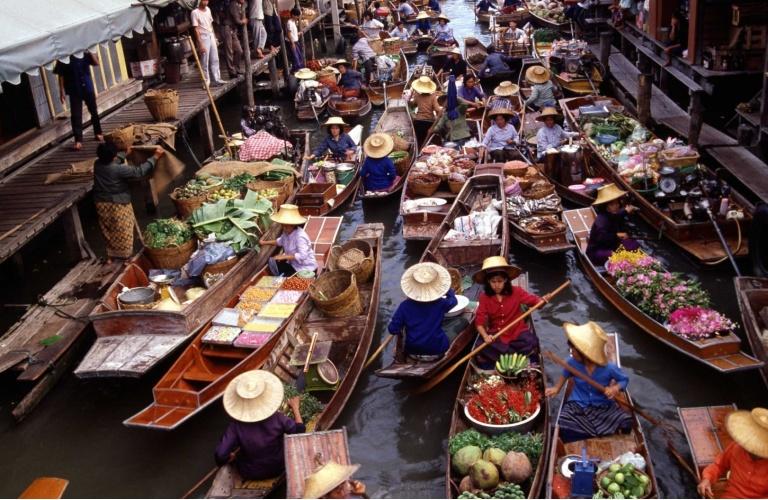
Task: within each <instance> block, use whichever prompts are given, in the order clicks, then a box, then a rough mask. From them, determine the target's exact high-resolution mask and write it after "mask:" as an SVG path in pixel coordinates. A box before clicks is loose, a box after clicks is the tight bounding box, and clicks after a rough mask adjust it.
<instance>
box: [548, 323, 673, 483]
mask: <svg viewBox="0 0 768 500" xmlns="http://www.w3.org/2000/svg"><path fill="white" fill-rule="evenodd" d="M608 337H609V340H608V342H607V343H606V346H605V350H606V354H607V356H608V360H609V361H610V362H613V363H616V364H617V365H619V366H621V358H620V355H619V341H618V335H616V334H615V333H612V334H609V335H608ZM573 385H574V383H573V378H570V379H568V382H567V384H566V386H565V392H564V395H563V399H562V401H561V402H560V408H558V410H557V417H556V418H555V421H554V432H553V433H552V439H551V441H550V446H551V449H550V452H549V460H548V463H547V482H546V490H545V495H544V498H560V497H561V495H563V494H564V495H565V496H564V497H563V498H568V497H569V496H570V495H569V493H570V480H569V479H566V478H565V477H564V476H563V475H562V474H561V473H560V468H561V461H562V459H563V458H565V457H567V456H573V455H575V456H578V457H581V453H582V449H583V448H586V450H587V457H589V459H590V460H596V461H598V462H603V461H610V460H613V459H614V458H616V457H618V456H619V455H622V454H623V453H626V452H632V453H637V454H640V455H642V456H643V458H645V463H646V469H645V471H644V472H645V474H647V475H648V477H649V478H650V484H651V486H652V488H651V492H650V493H649V494H648V496H647V497H646V498H659V494H660V492H659V485H658V484H657V483H656V474H655V473H654V470H653V462H652V461H651V454H650V450H649V448H648V443H647V441H646V439H645V434H644V433H643V428H642V426H641V425H640V419H639V418H638V417H637V415H636V414H633V415H632V430H631V431H630V432H629V433H628V434H615V435H613V436H605V437H599V438H591V439H586V440H583V441H574V442H572V443H563V441H562V440H561V439H560V425H559V423H558V421H559V420H560V412H562V410H563V405H564V404H565V402H566V401H568V396H569V395H570V393H571V391H572V390H573ZM624 397H626V401H628V402H629V403H630V404H631V403H632V397H631V396H630V395H629V391H626V392H625V394H624ZM555 482H557V483H559V484H560V485H567V488H568V491H559V493H560V495H558V496H557V497H556V496H554V491H553V490H554V488H556V487H557V485H556V484H555Z"/></svg>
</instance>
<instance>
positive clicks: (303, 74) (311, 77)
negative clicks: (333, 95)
mask: <svg viewBox="0 0 768 500" xmlns="http://www.w3.org/2000/svg"><path fill="white" fill-rule="evenodd" d="M294 76H295V77H296V79H297V80H299V88H298V89H297V90H296V96H295V97H294V101H295V102H296V103H297V104H299V103H302V102H305V103H307V104H311V105H312V106H314V107H318V106H320V105H322V104H323V99H325V98H326V97H327V96H328V95H329V93H330V91H329V90H328V89H327V88H325V87H321V86H320V82H318V81H317V80H316V79H315V78H317V73H315V72H314V71H312V70H311V69H309V68H301V69H300V70H299V71H297V72H296V74H295V75H294Z"/></svg>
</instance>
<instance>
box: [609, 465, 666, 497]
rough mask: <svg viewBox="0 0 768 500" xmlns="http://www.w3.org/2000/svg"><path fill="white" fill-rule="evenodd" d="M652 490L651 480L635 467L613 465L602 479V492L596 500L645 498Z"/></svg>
mask: <svg viewBox="0 0 768 500" xmlns="http://www.w3.org/2000/svg"><path fill="white" fill-rule="evenodd" d="M651 488H652V486H651V480H650V478H649V477H648V476H647V475H646V474H645V473H643V472H641V471H639V470H637V469H636V468H635V466H634V465H632V464H625V465H619V464H611V466H610V467H609V468H608V473H607V474H606V475H604V476H603V477H602V478H601V479H600V491H599V492H598V493H597V494H596V495H595V498H618V499H624V498H643V497H644V496H645V495H647V494H648V493H650V490H651ZM598 494H599V495H600V496H599V497H598V496H597V495H598ZM606 495H607V496H606Z"/></svg>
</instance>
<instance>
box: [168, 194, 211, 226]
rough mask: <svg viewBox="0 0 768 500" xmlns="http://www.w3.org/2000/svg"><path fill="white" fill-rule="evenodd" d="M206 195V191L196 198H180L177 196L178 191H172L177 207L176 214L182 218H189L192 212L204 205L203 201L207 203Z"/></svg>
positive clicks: (172, 198)
mask: <svg viewBox="0 0 768 500" xmlns="http://www.w3.org/2000/svg"><path fill="white" fill-rule="evenodd" d="M206 197H207V195H206V193H203V194H200V195H198V196H195V197H194V198H184V199H178V198H177V197H176V191H174V192H172V193H171V195H170V198H171V201H172V202H173V204H174V206H175V207H176V214H177V215H178V216H179V219H181V220H186V219H188V218H189V216H190V215H192V212H194V211H195V210H197V209H198V208H200V207H202V206H203V203H205V200H206Z"/></svg>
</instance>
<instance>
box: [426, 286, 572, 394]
mask: <svg viewBox="0 0 768 500" xmlns="http://www.w3.org/2000/svg"><path fill="white" fill-rule="evenodd" d="M570 285H571V280H568V281H566V282H565V283H563V284H562V285H560V286H559V287H557V288H555V289H554V290H552V291H551V292H549V293H548V294H547V295H545V296H544V300H542V301H541V302H539V303H538V304H536V305H535V306H533V307H531V308H530V309H528V310H527V311H526V312H525V313H524V314H522V315H521V316H519V317H518V318H517V319H515V320H514V321H513V322H511V323H510V324H508V325H507V326H505V327H504V328H502V329H501V330H499V331H498V332H497V333H496V334H495V335H494V336H493V337H492V338H491V342H483V343H482V344H480V345H479V346H478V347H476V348H474V349H472V351H471V352H470V353H469V354H467V355H466V356H464V357H463V358H461V359H460V360H458V361H457V362H455V363H454V364H452V365H451V366H450V367H449V368H447V369H445V370H443V371H442V372H441V373H440V374H439V375H437V376H436V377H434V378H433V379H431V380H429V381H427V383H425V384H424V385H422V386H420V387H417V388H416V390H415V391H414V392H413V394H422V393H424V392H427V391H428V390H430V389H432V388H433V387H435V386H436V385H438V384H439V383H440V382H442V381H443V380H445V379H446V378H447V377H448V375H450V374H451V373H453V372H454V371H455V370H456V368H459V367H460V366H461V365H463V364H464V362H465V361H467V360H469V359H471V358H472V357H473V356H474V355H475V354H477V353H478V352H480V351H482V350H483V349H485V348H486V347H488V346H489V345H491V344H492V343H493V341H494V340H496V339H497V338H499V337H501V336H502V335H504V334H505V333H507V331H508V330H509V329H510V328H512V327H513V326H515V325H516V324H518V323H520V322H521V321H523V320H524V319H525V318H527V317H528V316H530V315H531V314H532V313H533V311H535V310H536V309H540V308H542V307H543V306H544V304H546V303H547V302H549V301H550V300H552V299H553V298H554V297H555V296H556V295H557V294H559V293H560V292H562V291H563V290H565V289H566V288H568V287H569V286H570Z"/></svg>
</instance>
